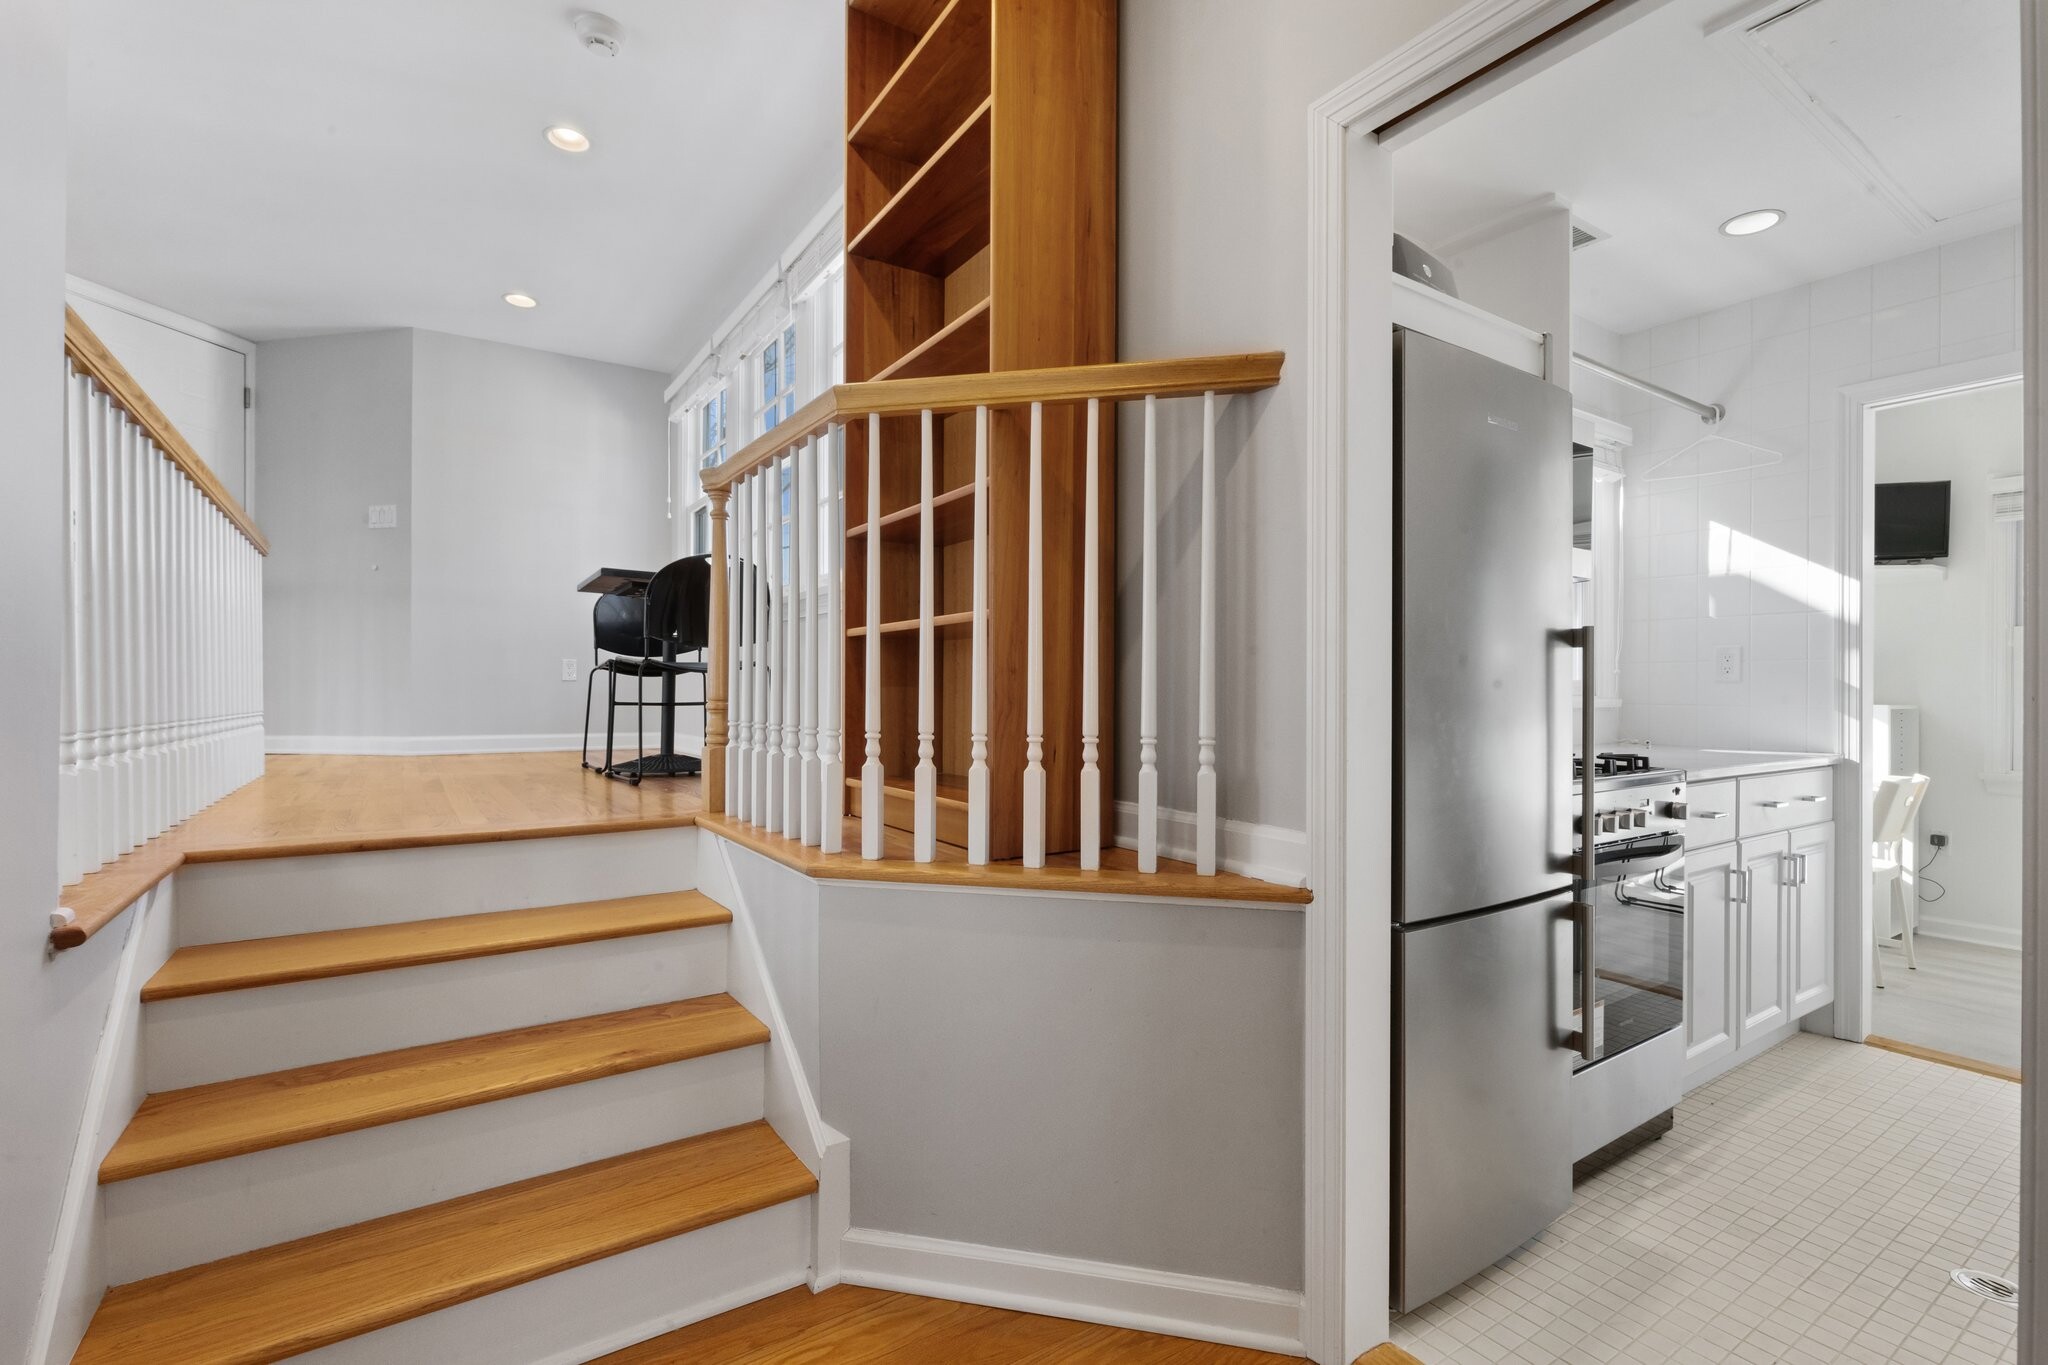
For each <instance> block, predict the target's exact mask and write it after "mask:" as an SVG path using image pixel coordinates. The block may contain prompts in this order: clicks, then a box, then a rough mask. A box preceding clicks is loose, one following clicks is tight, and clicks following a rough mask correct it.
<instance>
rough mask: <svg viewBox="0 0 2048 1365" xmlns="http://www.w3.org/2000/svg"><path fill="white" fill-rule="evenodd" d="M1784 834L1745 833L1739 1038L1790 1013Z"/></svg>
mask: <svg viewBox="0 0 2048 1365" xmlns="http://www.w3.org/2000/svg"><path fill="white" fill-rule="evenodd" d="M1785 852H1786V839H1785V836H1784V835H1782V834H1773V835H1770V836H1768V837H1766V838H1762V839H1744V840H1743V841H1742V845H1741V873H1742V880H1741V882H1740V884H1739V887H1738V891H1739V894H1740V897H1741V906H1740V911H1741V915H1740V918H1741V921H1742V1034H1741V1037H1742V1040H1743V1041H1745V1042H1746V1041H1747V1040H1748V1039H1749V1038H1750V1037H1751V1036H1753V1035H1755V1034H1758V1033H1762V1032H1764V1031H1765V1030H1768V1029H1773V1028H1776V1027H1777V1026H1778V1025H1780V1024H1782V1023H1784V1022H1785V1021H1786V1020H1787V1019H1789V1018H1791V1017H1792V1016H1791V1011H1790V1006H1791V1001H1790V998H1789V997H1790V986H1791V971H1790V963H1789V962H1788V961H1787V951H1786V950H1787V948H1788V946H1789V945H1788V943H1787V941H1786V940H1787V935H1786V933H1785V921H1786V914H1785V892H1786V871H1785V863H1786V857H1785Z"/></svg>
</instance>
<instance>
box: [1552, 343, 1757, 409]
mask: <svg viewBox="0 0 2048 1365" xmlns="http://www.w3.org/2000/svg"><path fill="white" fill-rule="evenodd" d="M1572 364H1574V365H1576V366H1578V367H1579V368H1580V369H1582V370H1591V371H1592V372H1593V373H1594V374H1597V375H1599V376H1601V377H1602V378H1605V379H1612V380H1613V381H1614V382H1615V383H1617V384H1626V385H1628V386H1629V387H1630V388H1632V389H1641V390H1642V391H1643V392H1644V393H1647V394H1649V395H1650V397H1652V398H1661V399H1663V400H1664V401H1665V402H1667V403H1676V404H1677V405H1678V406H1679V407H1681V408H1684V409H1685V410H1686V411H1687V412H1696V413H1698V414H1699V416H1700V420H1701V421H1702V422H1705V423H1706V424H1707V425H1708V426H1712V425H1713V424H1714V423H1716V422H1718V421H1720V420H1721V419H1722V418H1723V417H1726V416H1727V415H1728V409H1726V408H1724V407H1722V406H1721V405H1720V404H1719V403H1702V402H1700V401H1699V400H1698V399H1696V398H1687V397H1686V396H1685V395H1684V394H1682V393H1673V392H1672V391H1671V390H1670V389H1667V388H1665V387H1664V386H1663V385H1662V384H1652V383H1651V382H1650V381H1649V380H1647V379H1638V378H1636V377H1635V376H1634V375H1632V374H1626V373H1624V372H1623V371H1621V370H1617V369H1615V368H1614V367H1613V366H1612V365H1607V364H1603V363H1602V362H1600V361H1598V360H1595V359H1593V358H1592V357H1591V356H1583V355H1580V354H1579V353H1578V352H1577V351H1573V352H1572Z"/></svg>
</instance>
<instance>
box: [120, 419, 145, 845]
mask: <svg viewBox="0 0 2048 1365" xmlns="http://www.w3.org/2000/svg"><path fill="white" fill-rule="evenodd" d="M142 453H143V452H142V430H141V428H139V427H137V426H136V425H135V424H134V423H132V422H123V423H122V424H121V483H120V489H121V521H120V537H121V538H120V545H119V551H120V555H121V654H120V663H119V667H118V670H117V673H116V676H117V677H118V678H119V679H120V685H121V807H120V809H121V823H120V834H119V837H118V840H117V842H116V847H117V848H118V849H119V850H120V851H121V852H123V853H125V852H127V851H128V850H129V849H132V848H134V847H135V846H136V845H138V844H140V843H141V842H142V840H143V832H142V821H143V818H144V814H143V809H142V786H143V784H142V773H141V762H140V759H141V754H140V750H141V747H142V746H141V734H142V658H141V656H142V604H141V601H140V597H141V591H140V590H141V586H142V565H141V548H142V547H141V546H140V545H139V544H138V543H137V542H138V539H139V536H138V532H139V530H140V527H141V522H142V477H141V476H142Z"/></svg>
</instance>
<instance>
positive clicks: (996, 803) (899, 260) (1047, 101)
mask: <svg viewBox="0 0 2048 1365" xmlns="http://www.w3.org/2000/svg"><path fill="white" fill-rule="evenodd" d="M846 53H847V75H846V97H847V107H846V128H847V133H846V250H847V277H846V377H847V378H848V379H849V380H854V381H859V380H867V379H916V378H929V377H933V376H938V375H948V374H972V373H988V372H994V371H1002V370H1018V369H1036V368H1040V367H1046V366H1061V365H1086V364H1095V363H1100V362H1106V361H1112V360H1114V359H1116V118H1117V113H1116V105H1117V90H1116V69H1117V6H1116V0H851V3H850V4H849V5H848V8H847V41H846ZM974 421H975V419H974V414H973V413H971V412H963V413H954V414H951V415H947V416H943V417H941V418H939V419H938V420H937V421H936V423H935V428H934V439H933V457H934V471H933V472H934V492H935V494H936V496H935V497H934V499H933V503H932V512H933V559H934V563H933V571H934V572H933V579H934V584H933V586H934V592H935V597H936V603H935V609H934V610H935V616H936V620H935V625H936V626H937V627H939V629H937V630H936V632H935V635H936V639H935V656H936V657H935V668H936V672H937V675H938V693H937V696H938V706H937V711H938V716H937V726H936V732H935V747H936V750H937V753H936V760H937V765H938V768H939V771H940V778H939V792H940V796H939V806H940V809H941V820H940V831H939V837H940V838H941V840H943V841H945V842H948V843H955V842H959V840H960V836H961V830H962V829H963V828H964V823H963V822H964V818H965V817H964V792H965V782H966V779H965V778H964V777H963V776H961V775H962V774H964V773H965V772H966V771H967V766H968V753H969V741H970V736H969V733H968V719H969V717H968V687H969V681H970V673H971V651H972V630H971V624H972V620H973V616H972V608H973V583H972V573H973V555H974V546H973V537H974V528H975V511H976V502H977V498H982V499H985V500H986V511H987V528H988V530H987V534H988V555H989V632H988V636H989V667H990V670H991V673H992V674H993V675H994V676H998V677H1002V676H1009V677H1018V676H1021V675H1022V673H1023V671H1024V666H1025V650H1026V638H1025V605H1026V603H1025V596H1026V592H1027V587H1028V585H1027V579H1026V574H1027V563H1028V559H1027V556H1028V545H1027V542H1026V538H1025V537H1026V533H1027V530H1028V527H1027V524H1026V523H1027V517H1028V508H1029V497H1030V483H1029V479H1030V444H1029V419H1028V416H1027V414H1025V413H1023V412H998V413H993V414H991V420H990V430H989V467H988V482H987V485H986V486H985V487H984V488H982V489H979V490H977V489H976V488H975V486H974ZM1043 421H1044V426H1043V444H1042V459H1043V469H1044V499H1045V501H1044V507H1045V517H1044V522H1045V532H1044V541H1043V545H1044V564H1045V600H1046V601H1047V602H1048V603H1049V604H1053V605H1052V607H1051V609H1050V610H1049V611H1048V612H1047V614H1046V642H1045V660H1046V668H1045V698H1046V706H1045V733H1044V742H1045V759H1044V762H1045V766H1046V770H1047V778H1048V781H1047V789H1048V793H1049V795H1048V800H1047V830H1048V845H1047V846H1048V849H1049V851H1051V852H1062V851H1068V850H1071V849H1073V848H1075V847H1077V846H1078V843H1079V810H1078V785H1079V772H1080V717H1081V698H1080V688H1081V642H1080V634H1079V632H1080V622H1081V618H1082V613H1081V612H1080V611H1079V610H1077V609H1075V604H1076V603H1077V602H1078V600H1079V597H1080V593H1081V586H1082V562H1081V555H1082V537H1083V530H1084V528H1083V525H1082V520H1081V518H1082V510H1083V501H1082V497H1083V492H1084V488H1083V479H1084V470H1085V464H1084V460H1085V437H1086V430H1085V428H1086V417H1085V412H1084V411H1083V410H1082V409H1079V408H1069V407H1049V408H1047V409H1046V410H1045V413H1044V419H1043ZM1111 431H1112V422H1111V421H1110V417H1109V414H1108V413H1107V412H1105V413H1104V414H1103V421H1102V431H1101V442H1102V445H1101V449H1102V458H1101V464H1100V471H1101V472H1100V479H1101V483H1100V487H1101V497H1102V504H1103V509H1102V527H1103V534H1102V537H1101V541H1100V547H1099V548H1100V561H1099V564H1100V569H1101V572H1100V575H1099V581H1100V583H1101V584H1102V589H1101V612H1102V618H1103V630H1104V632H1105V638H1107V639H1114V638H1115V635H1114V620H1113V616H1112V614H1111V605H1112V602H1113V596H1114V587H1113V585H1114V583H1115V572H1114V570H1115V563H1116V550H1115V544H1114V537H1113V536H1112V535H1111V534H1110V533H1109V531H1110V528H1112V527H1113V526H1114V525H1115V522H1116V512H1115V503H1114V489H1115V486H1116V477H1115V469H1116V461H1115V450H1114V445H1113V440H1112V437H1111ZM881 437H882V444H881V456H880V459H881V467H880V470H879V473H880V489H881V494H880V506H879V508H878V510H879V512H880V513H881V525H880V527H879V530H880V539H881V546H880V561H881V562H880V573H879V577H878V579H877V581H876V582H874V583H872V584H870V583H869V582H868V581H867V580H868V570H867V558H868V557H867V550H868V547H867V536H868V531H867V525H866V523H867V519H868V506H867V497H868V478H867V459H868V453H869V452H868V434H867V431H866V429H865V427H856V428H854V429H850V430H849V431H848V432H847V443H846V454H847V464H846V504H847V505H846V514H847V517H846V524H847V555H846V561H845V562H846V575H847V614H846V619H847V620H848V622H850V623H856V624H853V625H852V626H851V628H850V629H849V630H848V633H847V634H848V654H847V661H846V663H847V667H846V670H845V673H844V676H845V678H846V680H847V686H846V698H845V705H846V710H845V725H846V734H847V737H848V745H847V751H848V754H849V756H850V757H851V759H852V761H851V762H850V763H849V765H848V772H849V775H850V776H851V775H854V774H857V773H858V771H859V767H860V762H861V758H862V756H863V755H864V753H865V749H866V743H865V733H866V722H865V714H866V694H865V692H864V690H863V688H864V682H863V677H864V669H863V664H864V659H865V650H866V644H867V641H866V638H865V637H866V630H865V627H864V626H863V625H860V624H857V623H862V622H865V620H866V612H867V597H868V594H869V592H870V591H872V592H875V593H877V594H879V596H880V598H881V601H880V604H879V606H880V617H881V620H882V621H883V625H882V628H881V631H880V632H879V633H880V636H881V639H880V641H879V647H880V650H881V656H882V658H881V665H882V680H881V687H882V703H883V704H882V712H883V716H882V749H883V753H882V758H883V765H884V768H885V769H886V772H887V775H888V778H887V780H888V784H889V796H888V799H887V801H886V809H887V816H888V822H889V823H890V824H891V825H901V826H902V827H904V828H908V827H909V819H910V802H909V797H908V785H907V784H908V783H909V781H910V775H911V771H912V769H913V767H914V766H915V764H916V756H917V742H918V736H917V689H916V671H917V647H918V639H917V637H918V632H917V629H916V626H917V617H918V609H919V607H918V592H919V578H920V559H919V556H920V553H921V544H922V508H921V503H920V494H921V469H920V462H921V454H922V447H921V430H920V419H919V418H918V417H915V416H907V417H897V418H889V419H885V420H884V421H883V422H882V423H881ZM1107 653H1108V652H1107V651H1106V652H1105V654H1106V656H1107ZM997 695H998V696H999V697H1001V698H1003V700H1002V701H1001V702H999V704H998V705H997V706H996V707H995V708H994V711H993V714H992V715H991V717H990V724H989V758H988V762H989V769H990V806H991V819H990V830H991V837H992V844H991V850H990V852H991V856H993V857H995V858H999V859H1000V858H1010V857H1015V856H1017V855H1018V854H1019V853H1020V852H1021V828H1022V822H1021V819H1020V818H1019V813H1020V809H1021V804H1022V776H1023V768H1024V749H1025V731H1024V714H1023V706H1022V693H1021V690H1015V689H998V693H997ZM1115 709H1116V708H1115V684H1114V671H1113V669H1111V668H1110V667H1109V666H1108V658H1107V657H1105V659H1104V667H1103V668H1102V670H1101V708H1100V710H1101V715H1102V717H1103V718H1104V723H1103V727H1102V728H1103V744H1102V758H1101V762H1102V767H1103V770H1104V773H1105V776H1104V779H1103V785H1104V790H1106V791H1113V790H1114V789H1115V788H1114V783H1113V780H1112V777H1111V776H1110V775H1109V766H1110V764H1109V756H1110V754H1111V753H1112V752H1113V748H1112V746H1111V744H1110V742H1109V740H1110V736H1109V725H1108V718H1109V717H1111V716H1113V715H1114V714H1115ZM899 780H900V781H901V783H903V784H904V788H903V791H902V793H901V794H900V795H901V799H899V793H898V791H897V790H896V784H897V783H898V782H899ZM956 797H957V798H958V803H959V805H960V809H959V810H958V811H955V810H954V809H953V808H952V804H949V803H951V802H953V801H954V799H955V798H956ZM854 804H855V808H856V809H857V807H858V789H857V788H856V789H855V797H854Z"/></svg>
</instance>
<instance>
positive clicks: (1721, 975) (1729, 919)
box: [1685, 844, 1741, 1068]
mask: <svg viewBox="0 0 2048 1365" xmlns="http://www.w3.org/2000/svg"><path fill="white" fill-rule="evenodd" d="M1735 863H1736V850H1735V845H1734V844H1721V845H1719V846H1717V847H1714V848H1709V849H1704V850H1697V851H1696V850H1694V849H1690V848H1688V849H1687V850H1686V851H1685V923H1686V939H1685V1062H1686V1066H1687V1067H1688V1068H1692V1067H1697V1066H1700V1065H1702V1064H1704V1063H1707V1062H1711V1061H1713V1060H1715V1059H1716V1058H1719V1057H1725V1056H1727V1055H1728V1054H1729V1053H1731V1052H1733V1051H1735V1035H1736V1031H1737V1022H1736V1021H1737V1019H1738V1018H1739V1015H1738V1013H1737V1012H1738V1011H1739V1010H1740V1009H1741V1005H1740V1003H1739V1002H1740V999H1741V996H1740V992H1739V990H1738V984H1739V982H1740V981H1741V966H1740V963H1739V962H1738V961H1737V958H1736V945H1737V944H1738V943H1739V942H1740V941H1741V929H1740V926H1739V925H1738V923H1737V921H1736V912H1737V911H1738V910H1739V909H1740V908H1741V907H1740V906H1739V905H1737V903H1736V900H1735V892H1736V889H1737V883H1738V882H1739V880H1740V878H1739V875H1738V874H1737V872H1736V867H1735Z"/></svg>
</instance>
